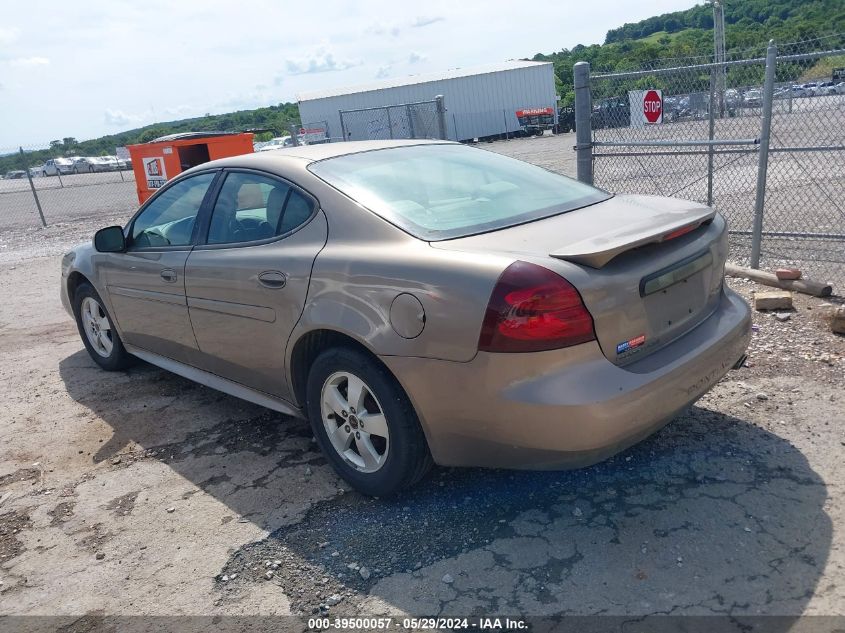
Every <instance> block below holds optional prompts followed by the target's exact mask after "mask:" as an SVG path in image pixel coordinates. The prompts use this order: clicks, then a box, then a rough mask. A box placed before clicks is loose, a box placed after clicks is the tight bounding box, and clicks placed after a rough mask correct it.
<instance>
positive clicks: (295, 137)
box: [288, 123, 299, 147]
mask: <svg viewBox="0 0 845 633" xmlns="http://www.w3.org/2000/svg"><path fill="white" fill-rule="evenodd" d="M288 131H289V132H290V140H291V143H293V146H294V147H299V130H297V128H296V126H295V125H294V124H293V123H291V124H290V125H288Z"/></svg>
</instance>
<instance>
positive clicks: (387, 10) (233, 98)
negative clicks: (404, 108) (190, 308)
mask: <svg viewBox="0 0 845 633" xmlns="http://www.w3.org/2000/svg"><path fill="white" fill-rule="evenodd" d="M693 4H695V0H651V1H650V2H623V1H622V0H589V1H585V0H563V1H561V0H535V1H533V2H525V1H522V2H519V1H516V2H515V1H513V0H507V1H503V0H484V1H483V2H481V1H475V0H460V1H459V0H448V1H444V0H427V1H426V2H401V1H398V0H385V1H382V0H374V1H370V0H358V1H357V2H349V1H348V0H347V1H346V2H343V1H339V0H320V1H319V2H312V3H308V2H303V1H301V0H300V1H299V2H296V3H293V2H289V1H275V2H273V1H271V0H238V1H237V2H232V0H179V1H178V2H176V1H165V0H136V1H135V2H124V1H123V0H109V1H106V0H90V1H88V2H29V3H27V2H14V3H11V2H10V3H8V4H6V5H5V6H4V8H3V11H2V20H0V150H4V149H8V148H14V147H17V146H18V145H24V146H30V147H40V146H44V145H45V144H46V143H48V142H49V141H50V140H52V139H57V138H63V137H66V136H73V137H75V138H77V139H79V140H83V139H88V138H93V137H97V136H101V135H103V134H112V133H116V132H120V131H122V130H127V129H132V128H136V127H139V126H142V125H146V124H149V123H154V122H156V121H172V120H175V119H181V118H186V117H191V116H201V115H203V114H205V113H211V114H219V113H223V112H231V111H234V110H244V109H249V108H256V107H260V106H267V105H274V104H278V103H280V102H284V101H295V100H296V95H297V94H298V93H301V92H308V91H312V90H321V89H325V88H334V87H339V86H346V85H355V84H360V83H367V82H370V81H373V80H374V79H380V78H387V77H404V76H408V75H415V74H421V73H428V72H437V71H441V70H446V69H449V68H458V67H461V68H467V67H472V66H475V65H482V64H489V63H493V62H500V61H505V60H508V59H519V58H525V57H531V56H533V55H534V54H535V53H540V52H542V53H551V52H554V51H557V50H560V49H562V48H572V47H573V46H575V45H576V44H594V43H601V42H602V41H603V40H604V36H605V33H606V32H607V31H608V30H609V29H611V28H615V27H617V26H621V25H622V24H624V23H625V22H635V21H637V20H641V19H644V18H647V17H650V16H652V15H658V14H660V13H665V12H668V11H676V10H679V9H685V8H689V7H690V6H693Z"/></svg>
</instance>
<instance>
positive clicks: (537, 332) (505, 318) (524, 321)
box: [478, 261, 596, 352]
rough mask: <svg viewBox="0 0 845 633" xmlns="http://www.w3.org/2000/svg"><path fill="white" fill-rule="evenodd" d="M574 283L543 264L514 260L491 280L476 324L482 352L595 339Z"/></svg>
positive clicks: (535, 349) (536, 348) (531, 349)
mask: <svg viewBox="0 0 845 633" xmlns="http://www.w3.org/2000/svg"><path fill="white" fill-rule="evenodd" d="M595 338H596V335H595V331H594V329H593V317H592V316H590V313H589V312H588V311H587V308H586V306H584V302H583V301H582V300H581V295H580V294H578V291H577V290H576V289H575V287H574V286H573V285H572V284H571V283H569V282H568V281H566V279H564V278H563V277H561V276H560V275H558V274H556V273H553V272H552V271H551V270H549V269H547V268H543V267H542V266H537V265H536V264H529V263H528V262H522V261H517V262H514V263H513V264H511V265H510V266H508V267H507V268H506V269H505V272H503V273H502V275H501V277H499V281H498V282H496V287H495V288H493V294H492V296H491V297H490V302H489V303H488V304H487V313H486V314H485V315H484V323H483V325H482V326H481V336H480V337H479V339H478V349H479V351H482V352H540V351H543V350H550V349H559V348H561V347H569V346H570V345H578V344H579V343H586V342H587V341H593V340H595Z"/></svg>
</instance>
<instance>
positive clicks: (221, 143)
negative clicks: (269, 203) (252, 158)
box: [127, 132, 253, 204]
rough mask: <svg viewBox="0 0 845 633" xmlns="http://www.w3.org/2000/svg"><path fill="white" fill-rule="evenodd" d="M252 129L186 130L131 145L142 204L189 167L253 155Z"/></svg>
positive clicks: (133, 166)
mask: <svg viewBox="0 0 845 633" xmlns="http://www.w3.org/2000/svg"><path fill="white" fill-rule="evenodd" d="M252 138H253V134H252V132H187V133H183V134H170V135H168V136H162V137H160V138H157V139H155V140H153V141H150V142H149V143H140V144H138V145H128V146H127V149H128V150H129V156H130V158H131V159H132V171H134V172H135V183H136V185H135V186H136V189H137V190H138V202H140V203H141V204H143V203H144V201H146V200H147V198H149V197H150V196H151V195H153V194H154V193H155V192H156V189H159V188H161V187H162V186H163V185H164V183H166V182H167V181H168V180H169V179H171V178H173V177H174V176H176V175H177V174H181V173H182V172H183V171H185V170H186V169H190V168H191V167H195V166H197V165H201V164H202V163H207V162H208V161H210V160H215V159H217V158H225V157H227V156H238V155H239V154H251V153H252V151H253V147H252Z"/></svg>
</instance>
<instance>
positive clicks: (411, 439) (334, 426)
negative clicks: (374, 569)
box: [306, 348, 432, 497]
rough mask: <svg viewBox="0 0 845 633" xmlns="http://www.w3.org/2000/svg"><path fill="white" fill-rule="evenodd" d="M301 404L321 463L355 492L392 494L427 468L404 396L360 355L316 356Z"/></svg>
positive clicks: (375, 365) (419, 433) (422, 440)
mask: <svg viewBox="0 0 845 633" xmlns="http://www.w3.org/2000/svg"><path fill="white" fill-rule="evenodd" d="M306 404H307V410H308V417H309V419H310V421H311V428H312V429H313V431H314V435H315V436H316V438H317V441H318V443H319V444H320V448H321V449H322V450H323V453H324V454H325V456H326V458H327V459H328V460H329V462H330V463H331V465H332V466H333V467H334V469H335V471H336V472H337V473H338V474H339V475H340V476H341V477H342V478H343V479H345V480H346V481H347V482H348V483H349V484H350V485H351V486H352V487H353V488H355V489H356V490H358V491H359V492H362V493H364V494H367V495H373V496H378V497H381V496H385V495H389V494H392V493H394V492H397V491H399V490H401V489H403V488H406V487H408V486H411V485H413V484H415V483H416V482H417V481H419V480H420V479H421V478H422V477H423V476H424V475H425V474H426V472H428V470H429V468H430V467H431V464H432V461H431V455H430V453H429V451H428V444H427V443H426V440H425V436H424V435H423V432H422V428H421V427H420V423H419V420H418V418H417V415H416V412H415V411H414V408H413V407H412V406H411V403H410V401H409V400H408V397H407V395H405V392H404V391H403V389H402V387H401V386H400V385H399V383H398V382H397V381H396V379H395V378H394V377H393V376H392V375H390V373H389V372H388V371H387V370H386V369H385V368H384V367H383V366H382V365H380V364H378V363H377V362H376V361H374V360H372V359H371V358H369V357H368V356H366V355H365V354H363V353H361V352H359V351H356V350H353V349H349V348H336V349H330V350H327V351H325V352H323V353H322V354H320V356H318V357H317V359H316V360H315V361H314V364H313V365H312V367H311V371H310V372H309V375H308V385H307V403H306Z"/></svg>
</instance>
